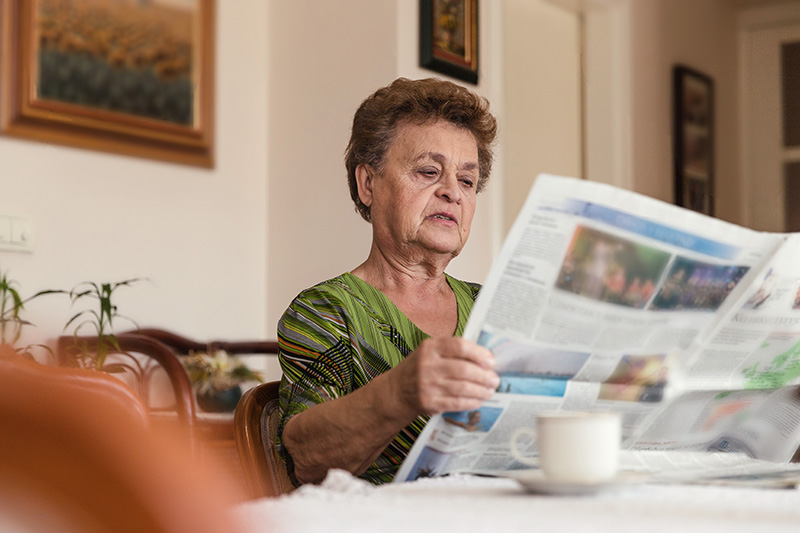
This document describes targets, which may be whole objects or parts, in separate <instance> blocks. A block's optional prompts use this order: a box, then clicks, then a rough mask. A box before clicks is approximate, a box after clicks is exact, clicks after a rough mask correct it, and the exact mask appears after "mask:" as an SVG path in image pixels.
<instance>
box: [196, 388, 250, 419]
mask: <svg viewBox="0 0 800 533" xmlns="http://www.w3.org/2000/svg"><path fill="white" fill-rule="evenodd" d="M241 397H242V389H241V388H240V387H239V385H236V386H235V387H231V388H230V389H224V390H211V391H208V392H198V393H197V405H198V406H199V407H200V409H202V410H203V411H205V412H207V413H231V412H233V411H235V410H236V404H238V403H239V398H241Z"/></svg>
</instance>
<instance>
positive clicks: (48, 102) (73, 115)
mask: <svg viewBox="0 0 800 533" xmlns="http://www.w3.org/2000/svg"><path fill="white" fill-rule="evenodd" d="M0 6H1V7H0V31H1V32H2V33H0V45H2V50H1V51H0V91H2V92H1V93H0V133H2V134H3V135H8V136H13V137H19V138H24V139H30V140H36V141H41V142H45V143H52V144H60V145H66V146H73V147H78V148H86V149H92V150H99V151H105V152H111V153H117V154H123V155H128V156H134V157H143V158H150V159H157V160H161V161H168V162H173V163H179V164H186V165H195V166H200V167H208V168H211V167H213V166H214V93H213V91H214V83H213V81H214V10H215V4H214V0H181V1H178V2H176V1H172V2H163V1H162V0H148V1H139V0H122V1H120V0H2V3H0Z"/></svg>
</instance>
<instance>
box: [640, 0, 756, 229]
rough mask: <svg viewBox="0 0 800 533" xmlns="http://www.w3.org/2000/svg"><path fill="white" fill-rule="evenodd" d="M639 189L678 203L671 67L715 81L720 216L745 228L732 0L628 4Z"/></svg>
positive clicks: (663, 0)
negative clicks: (679, 66) (687, 69)
mask: <svg viewBox="0 0 800 533" xmlns="http://www.w3.org/2000/svg"><path fill="white" fill-rule="evenodd" d="M630 7H631V20H632V30H631V32H632V35H631V50H632V70H631V72H632V82H633V87H632V95H633V102H632V117H633V125H632V127H633V131H632V133H633V137H632V139H633V176H634V189H635V190H636V191H638V192H641V193H644V194H647V195H650V196H653V197H656V198H660V199H662V200H666V201H672V199H673V166H672V138H671V137H672V66H673V65H674V64H676V63H681V64H684V65H686V66H689V67H692V68H694V69H696V70H700V71H702V72H705V73H706V74H708V75H710V76H711V77H712V78H713V79H714V90H715V100H716V103H715V114H716V116H715V127H716V139H715V142H714V150H715V163H716V170H715V179H716V181H715V194H716V204H715V205H716V213H715V214H716V215H717V216H718V217H719V218H722V219H725V220H729V221H733V222H740V221H741V198H740V195H739V190H740V186H739V179H740V177H739V164H738V163H739V161H738V145H737V142H738V128H739V121H738V107H737V106H738V86H737V81H738V80H737V75H738V66H737V33H736V32H737V26H736V7H735V5H734V4H733V3H732V2H730V1H728V0H703V1H701V2H698V1H697V0H635V1H630Z"/></svg>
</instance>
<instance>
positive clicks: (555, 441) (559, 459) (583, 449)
mask: <svg viewBox="0 0 800 533" xmlns="http://www.w3.org/2000/svg"><path fill="white" fill-rule="evenodd" d="M526 434H527V435H529V436H531V437H533V438H535V439H536V444H537V446H538V449H539V458H538V461H536V460H535V459H534V458H532V457H528V456H525V455H524V454H523V453H522V451H521V450H520V449H519V444H518V442H517V441H518V439H519V437H520V436H521V435H526ZM621 435H622V422H621V418H620V416H619V414H618V413H571V412H570V413H567V412H565V413H551V414H545V415H540V416H539V417H537V419H536V430H534V429H533V428H527V427H522V428H519V429H517V430H516V431H515V432H514V434H513V435H512V436H511V453H512V455H514V458H515V459H516V460H517V461H520V462H522V463H525V464H530V465H537V464H538V466H539V468H541V470H542V471H543V472H544V475H545V477H546V478H547V479H549V480H551V481H557V482H564V483H597V482H602V481H608V480H610V479H612V478H613V477H614V476H615V475H616V474H617V470H618V469H619V450H620V441H621Z"/></svg>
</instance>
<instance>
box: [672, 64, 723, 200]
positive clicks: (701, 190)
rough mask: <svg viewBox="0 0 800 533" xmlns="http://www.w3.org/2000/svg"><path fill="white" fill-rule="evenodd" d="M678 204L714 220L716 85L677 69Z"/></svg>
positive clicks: (690, 71)
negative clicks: (712, 217)
mask: <svg viewBox="0 0 800 533" xmlns="http://www.w3.org/2000/svg"><path fill="white" fill-rule="evenodd" d="M672 94H673V101H674V108H675V115H674V124H673V128H674V137H673V138H674V141H675V145H674V154H675V203H676V204H677V205H679V206H682V207H686V208H688V209H691V210H693V211H698V212H700V213H703V214H706V215H710V216H714V82H713V80H712V79H711V78H710V77H709V76H707V75H706V74H703V73H701V72H698V71H696V70H693V69H691V68H688V67H685V66H681V65H678V66H675V67H674V69H673V93H672Z"/></svg>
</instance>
